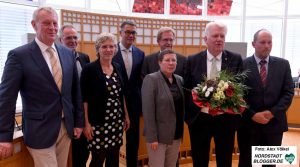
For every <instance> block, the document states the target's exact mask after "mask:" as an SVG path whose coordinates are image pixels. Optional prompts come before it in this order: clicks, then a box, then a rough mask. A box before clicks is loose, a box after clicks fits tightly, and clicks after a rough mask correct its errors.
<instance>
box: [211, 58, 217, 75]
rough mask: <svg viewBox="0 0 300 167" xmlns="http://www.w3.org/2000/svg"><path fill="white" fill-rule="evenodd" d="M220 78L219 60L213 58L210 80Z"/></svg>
mask: <svg viewBox="0 0 300 167" xmlns="http://www.w3.org/2000/svg"><path fill="white" fill-rule="evenodd" d="M217 77H218V68H217V59H216V58H215V57H214V58H212V62H211V69H210V79H216V78H217Z"/></svg>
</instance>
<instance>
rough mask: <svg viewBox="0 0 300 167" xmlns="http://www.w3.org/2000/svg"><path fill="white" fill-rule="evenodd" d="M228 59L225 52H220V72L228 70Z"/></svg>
mask: <svg viewBox="0 0 300 167" xmlns="http://www.w3.org/2000/svg"><path fill="white" fill-rule="evenodd" d="M229 59H230V57H229V56H228V54H226V52H224V51H223V52H222V65H221V70H226V69H228V68H229V64H230V60H229Z"/></svg>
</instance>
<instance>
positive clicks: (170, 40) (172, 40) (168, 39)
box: [161, 38, 174, 43]
mask: <svg viewBox="0 0 300 167" xmlns="http://www.w3.org/2000/svg"><path fill="white" fill-rule="evenodd" d="M161 40H162V41H163V42H170V43H173V42H174V39H171V38H164V39H161Z"/></svg>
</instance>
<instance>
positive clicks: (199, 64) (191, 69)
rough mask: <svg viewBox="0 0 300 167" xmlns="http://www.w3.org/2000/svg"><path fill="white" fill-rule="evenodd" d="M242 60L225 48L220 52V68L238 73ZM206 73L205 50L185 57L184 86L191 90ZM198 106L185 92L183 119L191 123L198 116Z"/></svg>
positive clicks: (188, 93) (202, 79)
mask: <svg viewBox="0 0 300 167" xmlns="http://www.w3.org/2000/svg"><path fill="white" fill-rule="evenodd" d="M242 65H243V61H242V58H241V55H239V54H237V53H233V52H230V51H227V50H224V51H223V52H222V64H221V70H227V71H230V72H232V73H238V72H239V71H241V70H242ZM206 75H207V50H205V51H202V52H200V53H198V54H195V55H192V56H189V57H188V59H187V66H186V73H185V76H184V83H185V86H184V87H185V88H187V89H189V90H191V89H193V88H194V87H196V86H197V84H199V83H201V82H203V81H204V77H205V76H206ZM199 113H200V108H199V107H197V106H196V105H195V104H194V102H193V100H192V95H191V92H186V114H185V121H186V122H187V123H188V124H192V123H193V121H194V120H196V118H197V117H198V116H199Z"/></svg>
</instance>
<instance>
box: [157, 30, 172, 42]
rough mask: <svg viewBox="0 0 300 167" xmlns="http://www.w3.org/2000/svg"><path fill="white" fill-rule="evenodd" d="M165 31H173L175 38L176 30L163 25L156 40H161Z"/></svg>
mask: <svg viewBox="0 0 300 167" xmlns="http://www.w3.org/2000/svg"><path fill="white" fill-rule="evenodd" d="M164 32H172V33H173V36H174V38H176V34H175V30H174V29H173V28H171V27H161V28H160V29H159V30H158V32H157V37H156V41H157V42H159V41H160V40H161V38H162V34H163V33H164Z"/></svg>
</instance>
